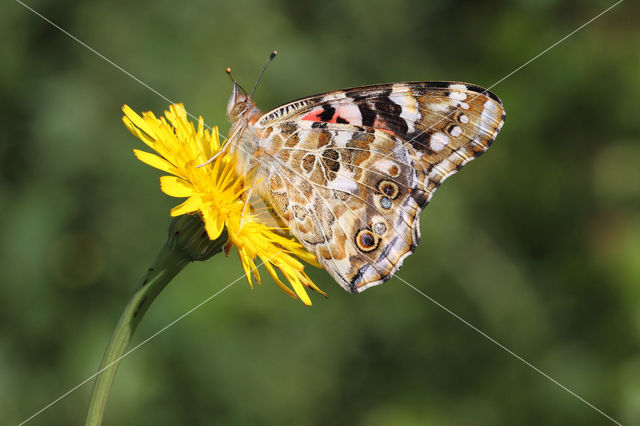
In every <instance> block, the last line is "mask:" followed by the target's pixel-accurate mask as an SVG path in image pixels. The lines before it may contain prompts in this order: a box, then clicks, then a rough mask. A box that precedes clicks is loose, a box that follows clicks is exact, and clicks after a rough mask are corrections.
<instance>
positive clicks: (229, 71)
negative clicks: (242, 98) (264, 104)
mask: <svg viewBox="0 0 640 426" xmlns="http://www.w3.org/2000/svg"><path fill="white" fill-rule="evenodd" d="M224 71H225V72H226V73H227V75H228V76H229V78H230V79H231V81H233V83H234V84H236V85H237V86H238V87H239V88H240V90H242V92H244V94H245V95H246V94H247V92H246V90H244V89H243V88H242V86H240V85H239V84H238V82H237V81H236V79H235V78H233V76H232V75H231V68H229V67H227V68H226V69H225V70H224Z"/></svg>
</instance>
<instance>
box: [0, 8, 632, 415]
mask: <svg viewBox="0 0 640 426" xmlns="http://www.w3.org/2000/svg"><path fill="white" fill-rule="evenodd" d="M28 4H29V5H31V6H33V7H34V8H35V9H36V10H38V11H39V12H41V13H42V14H43V15H44V16H46V17H48V18H49V19H51V20H52V21H54V22H56V23H57V24H59V25H60V26H61V27H62V28H64V29H66V30H68V31H69V32H70V33H72V34H74V35H75V36H77V37H78V38H79V39H81V40H83V41H84V42H85V43H87V44H88V45H89V46H91V47H93V48H95V49H96V50H97V51H99V52H100V53H101V54H103V55H104V56H106V57H107V58H109V59H110V60H112V61H113V62H114V63H116V64H118V65H119V66H121V67H122V68H123V69H125V70H127V71H128V72H130V73H131V74H133V75H135V76H136V77H137V78H139V79H140V80H141V81H143V82H145V83H146V84H148V85H149V86H151V87H153V88H154V89H156V90H157V91H158V92H160V93H162V94H163V95H164V96H166V97H167V98H169V99H171V100H175V101H181V102H184V103H185V104H186V106H187V109H189V110H190V111H191V112H192V113H193V114H195V115H203V116H204V117H205V119H206V121H207V122H208V123H209V124H219V125H220V126H221V128H222V129H223V130H224V131H226V130H227V129H228V124H227V123H226V122H225V121H226V119H225V115H224V109H225V107H226V102H227V96H228V95H229V93H230V89H231V85H230V82H229V80H228V78H227V76H226V75H225V74H224V71H223V70H224V68H225V67H226V66H231V67H232V68H233V70H234V76H235V77H236V78H237V79H238V80H239V81H240V82H241V83H243V84H244V85H245V86H251V84H252V83H253V80H254V78H255V76H256V75H257V73H258V71H259V69H260V68H261V67H262V65H263V63H264V61H265V59H266V57H267V55H268V54H269V52H271V50H273V49H277V50H278V51H279V53H280V55H279V56H278V58H277V59H276V61H275V62H274V63H273V64H272V65H271V67H270V69H269V70H268V71H267V73H266V75H265V77H264V79H263V81H262V83H261V84H260V87H259V88H258V91H257V94H256V99H257V102H258V103H259V105H261V106H262V107H263V108H264V109H267V108H271V107H274V106H276V105H278V104H280V103H284V102H286V101H288V100H291V99H294V98H298V97H301V96H304V95H308V94H312V93H316V92H320V91H326V90H332V89H338V88H343V87H348V86H356V85H362V84H369V83H377V82H392V81H403V80H462V81H469V82H473V83H476V84H480V85H484V86H485V87H486V86H490V85H492V84H493V83H494V82H496V81H498V80H499V79H500V78H502V77H503V76H505V75H507V74H508V73H509V72H511V71H512V70H514V69H515V68H517V67H518V66H520V65H521V64H523V63H524V62H525V61H527V60H529V59H530V58H532V57H533V56H535V55H536V54H538V53H539V52H541V51H542V50H544V49H545V48H547V47H548V46H550V45H551V44H553V43H554V42H556V41H557V40H559V39H560V38H562V37H563V36H564V35H566V34H568V33H569V32H571V31H572V30H574V29H575V28H577V27H578V26H580V25H582V24H583V23H584V22H586V21H587V20H588V19H590V18H591V17H593V16H595V15H596V14H597V13H599V12H600V11H602V10H604V9H605V8H606V7H608V6H609V5H610V4H612V2H605V1H595V0H593V1H581V2H577V1H568V2H567V1H557V0H556V1H552V0H545V1H537V2H535V1H527V0H517V1H510V2H507V1H502V2H495V3H493V4H489V3H486V2H471V1H460V2H422V1H408V0H401V1H395V2H383V1H380V0H372V1H364V0H360V1H335V0H328V1H324V2H300V1H293V0H276V1H272V2H259V1H256V0H252V1H250V0H238V1H234V2H219V1H195V2H190V3H188V4H184V3H177V2H173V1H166V0H157V1H153V2H151V1H140V2H129V1H127V2H124V1H118V0H116V1H111V2H106V1H100V0H99V1H95V2H71V1H68V0H61V1H58V2H46V1H43V0H30V1H29V2H28ZM638 16H640V8H639V7H638V3H637V2H624V3H622V4H621V5H619V6H618V7H616V8H615V9H613V10H612V11H611V12H610V13H608V14H606V15H605V16H603V17H602V18H600V19H599V20H597V21H596V22H594V23H592V24H590V25H589V26H587V27H586V28H585V29H584V30H583V31H580V32H579V33H577V34H576V35H574V36H573V37H571V38H569V39H568V40H566V41H565V42H563V43H562V44H560V45H558V46H557V47H555V48H554V49H552V50H551V51H549V52H548V53H547V54H545V55H544V56H542V57H540V58H539V59H537V60H536V61H534V62H532V63H531V64H530V65H528V66H527V67H525V68H524V69H522V70H520V71H519V72H517V73H516V74H514V75H513V76H511V77H509V78H508V79H506V80H505V81H503V82H501V83H500V84H499V85H498V86H496V87H495V88H494V89H493V91H494V92H495V93H496V94H498V96H500V97H501V98H502V100H503V101H504V104H505V106H506V110H507V123H506V125H505V127H504V129H503V130H502V132H501V134H500V135H499V137H498V140H497V142H496V144H495V145H494V146H493V147H492V148H491V150H490V151H489V153H488V154H486V155H485V156H483V157H482V158H481V159H480V160H478V161H474V162H473V163H471V164H470V165H468V166H466V167H465V169H464V170H463V171H462V173H460V174H458V175H456V176H454V177H453V178H451V179H450V180H449V181H448V182H447V183H446V184H445V185H443V187H442V188H441V189H440V190H439V191H438V193H437V194H436V196H435V197H434V200H433V202H432V203H431V205H430V206H429V207H428V208H427V209H426V210H425V212H424V213H423V215H422V228H421V230H422V235H423V240H422V244H421V245H420V246H419V247H418V249H417V251H416V253H415V254H414V255H413V256H411V257H409V258H408V259H407V260H406V262H405V266H404V267H403V269H402V270H401V271H400V275H401V276H402V277H403V278H404V279H406V280H408V281H409V282H411V283H412V284H413V285H415V286H416V287H418V288H419V289H421V290H422V291H424V292H425V293H427V294H429V295H430V296H431V297H433V298H434V299H435V300H437V301H439V302H440V303H442V304H443V305H445V306H447V307H448V308H450V309H451V310H453V311H454V312H456V313H457V314H459V315H460V316H462V317H463V318H465V319H466V320H468V321H469V322H471V323H472V324H474V325H476V326H477V327H479V328H480V329H482V330H484V331H486V332H487V333H488V334H489V335H490V336H492V337H494V338H496V339H497V340H498V341H500V342H502V343H504V344H505V345H506V346H508V347H509V348H511V349H512V350H513V351H515V352H516V353H518V354H520V355H521V356H523V357H524V358H525V359H527V360H528V361H530V362H531V363H533V364H534V365H536V366H537V367H539V368H540V369H542V370H543V371H545V372H547V373H548V374H549V375H551V376H552V377H554V378H555V379H557V380H558V381H559V382H561V383H563V384H564V385H566V386H567V387H569V388H570V389H572V390H574V391H575V392H577V393H578V394H580V395H581V396H583V397H584V398H586V399H587V400H589V401H591V402H593V404H594V405H596V406H597V407H599V408H600V409H602V410H603V411H605V412H607V413H608V414H610V415H611V416H613V417H614V418H616V419H617V420H619V421H621V422H622V423H625V424H640V167H639V165H640V120H639V119H638V99H639V98H640V49H638V46H640V30H639V26H638V19H637V18H638ZM0 32H1V35H2V42H0V58H1V64H2V66H0V93H2V100H3V101H2V103H1V104H0V109H1V117H2V122H3V132H2V142H1V144H0V203H1V206H2V208H1V209H0V223H1V225H0V226H1V228H0V233H1V235H2V241H1V243H0V267H1V269H2V284H1V287H0V413H1V414H0V417H2V420H1V421H0V423H3V424H15V423H17V422H19V421H22V420H24V419H25V418H27V417H29V416H30V415H31V414H33V413H34V412H35V411H37V410H39V409H40V408H42V407H43V406H45V405H46V404H48V403H49V402H51V401H52V400H54V399H55V398H57V397H58V396H59V395H61V394H62V393H63V392H65V391H67V390H68V389H70V388H71V387H73V386H75V385H76V384H78V383H79V382H81V381H82V380H84V379H85V378H86V377H87V376H89V375H90V374H91V373H92V372H94V371H95V369H96V368H97V366H98V364H99V361H100V358H101V355H102V352H103V350H104V348H105V346H106V343H107V341H108V338H109V335H110V333H111V330H112V328H113V326H114V325H115V323H116V321H117V319H118V316H119V315H120V312H121V310H122V309H123V308H124V305H125V303H126V301H127V299H128V297H129V295H130V294H131V292H132V291H133V288H134V286H135V284H136V282H137V280H138V278H139V277H140V276H141V274H142V273H143V271H144V270H145V268H146V267H147V266H148V264H149V263H150V262H151V261H152V260H153V258H154V257H155V254H156V251H157V250H158V249H159V248H160V246H161V245H162V243H163V241H164V238H165V234H166V228H167V225H168V223H169V218H168V211H169V209H170V207H171V206H173V205H175V204H176V202H177V200H173V199H169V197H166V196H164V195H162V194H161V193H160V191H159V188H158V173H156V172H155V171H153V170H151V169H150V168H148V167H146V166H143V165H141V164H140V163H139V162H138V161H136V160H135V159H134V158H133V156H132V154H131V149H132V148H134V147H140V145H141V144H140V143H139V141H138V140H136V139H135V138H134V137H133V136H131V135H130V134H129V133H128V131H127V130H126V129H125V127H124V126H123V125H122V123H121V122H120V117H121V111H120V107H121V105H122V104H124V103H127V104H129V105H131V106H132V107H133V108H134V109H136V110H138V111H142V110H153V111H155V112H156V113H160V112H162V111H163V110H165V109H166V107H167V104H168V102H167V101H166V100H165V99H163V98H162V97H160V96H158V95H157V94H155V93H153V92H151V91H149V90H148V89H146V88H145V87H143V86H142V85H141V84H140V83H139V82H136V81H135V80H134V79H132V78H130V77H128V76H127V75H125V74H124V73H123V72H121V71H120V70H118V69H116V68H114V67H113V66H112V65H110V64H108V63H107V62H105V61H104V60H102V59H101V58H99V57H98V56H97V55H95V54H94V53H92V52H91V51H89V50H88V49H86V48H84V47H82V46H81V45H79V44H78V43H76V42H75V41H73V40H72V39H70V38H69V37H68V36H66V35H65V34H63V33H62V32H60V31H59V30H57V29H56V28H54V27H52V26H51V25H50V24H48V23H47V22H45V21H43V20H42V19H41V18H39V17H38V16H36V15H34V14H33V13H31V12H29V11H28V10H27V9H25V8H24V7H23V6H21V5H20V4H19V3H15V2H11V1H8V2H6V3H4V2H3V5H2V6H0ZM311 274H312V277H313V278H314V279H315V280H316V282H317V283H318V284H319V285H320V286H321V288H323V289H325V290H326V291H327V292H328V293H329V299H328V300H325V299H324V298H323V297H321V296H319V295H315V297H314V299H313V302H314V305H313V307H311V308H305V307H304V306H303V305H302V304H301V303H299V302H295V301H293V300H291V299H289V298H288V297H287V296H286V295H284V294H283V293H282V292H281V291H280V290H279V289H278V288H277V286H276V285H275V284H274V283H273V282H271V281H270V279H268V277H267V278H265V279H264V282H263V284H262V286H260V287H257V288H255V289H253V290H250V289H249V287H248V285H247V284H246V282H244V281H241V282H239V283H238V284H236V285H234V286H233V287H231V288H230V289H229V290H227V291H225V292H224V293H222V294H221V295H219V296H217V297H216V298H214V299H213V300H212V301H210V302H208V303H207V304H205V305H204V306H202V307H201V308H200V309H198V310H197V311H195V312H194V313H193V314H191V315H189V316H188V317H186V318H185V319H184V320H182V321H181V322H179V323H178V324H177V325H175V326H173V327H171V328H170V329H168V330H167V331H166V332H164V333H162V334H161V335H159V336H158V337H156V338H155V339H153V340H152V341H150V342H149V343H147V344H146V345H144V346H143V347H142V348H141V349H139V350H137V351H136V352H134V353H133V354H132V355H130V356H129V357H128V358H126V359H125V361H124V362H123V363H122V365H121V369H120V371H119V373H118V376H117V378H116V382H115V385H114V388H113V391H112V395H111V399H110V401H109V404H108V406H107V414H106V424H110V425H120V424H136V425H151V424H153V425H174V424H213V423H216V424H225V425H246V424H264V425H280V424H296V425H324V424H329V423H331V424H359V425H372V426H374V425H375V426H377V425H390V424H394V425H418V424H487V425H489V424H491V425H497V424H532V425H533V424H536V425H537V424H607V420H606V419H605V418H604V417H602V416H601V415H599V414H598V413H597V412H595V411H594V410H592V409H591V408H589V407H588V406H586V405H584V404H583V403H582V402H580V401H578V400H577V399H576V398H574V397H573V396H571V395H570V394H568V393H567V392H565V391H564V390H562V389H560V388H559V387H558V386H556V385H554V384H552V383H551V382H549V381H548V380H547V379H545V378H544V377H542V376H541V375H539V374H538V373H536V372H534V371H533V370H531V369H530V368H529V367H527V366H526V365H524V364H523V363H522V362H520V361H518V360H517V359H515V358H514V357H512V356H510V355H509V354H507V353H506V352H504V351H503V350H501V349H500V348H498V347H497V346H496V345H494V344H492V343H491V342H490V341H488V340H487V339H485V338H484V337H482V336H480V335H479V334H478V333H476V332H475V331H473V330H472V329H470V328H469V327H467V326H465V325H464V324H462V323H461V322H459V321H457V320H456V319H455V318H453V317H452V316H451V315H449V314H448V313H446V312H445V311H443V310H442V309H440V308H438V307H437V306H436V305H434V304H433V303H431V302H429V301H428V300H427V299H425V298H423V297H422V296H420V295H419V294H418V293H416V292H414V291H413V290H411V289H410V288H408V287H407V286H405V285H403V284H402V283H401V282H400V281H399V280H397V279H394V280H391V281H390V282H389V283H387V284H385V285H384V286H380V287H377V288H375V289H372V290H368V291H367V292H365V293H364V294H361V295H359V296H352V295H349V294H347V293H346V292H344V291H343V290H342V289H341V288H340V287H339V286H338V285H337V284H335V283H334V282H333V281H332V280H331V279H330V277H329V276H328V274H326V273H325V272H324V271H322V270H312V271H311ZM240 275H241V268H240V266H239V262H238V260H237V258H236V256H235V255H234V254H232V255H230V256H229V258H228V259H224V258H222V257H217V258H214V259H213V260H212V261H210V262H205V263H202V264H194V265H191V266H189V267H188V268H187V269H186V270H185V271H184V272H183V273H182V274H181V275H179V276H178V277H177V278H176V280H175V281H174V282H173V283H172V284H171V285H170V286H169V287H168V288H167V289H166V290H165V292H164V294H162V295H160V297H159V298H158V300H157V301H156V302H155V304H154V305H153V306H152V307H151V309H150V311H149V313H148V315H147V317H146V318H145V320H144V321H143V323H142V324H141V326H140V328H139V329H138V335H137V341H138V342H139V341H142V340H143V339H144V338H146V337H147V336H150V335H151V334H153V333H154V332H156V331H157V330H158V329H160V328H161V327H163V326H164V325H166V324H167V323H169V322H171V321H173V320H174V319H175V318H177V317H178V316H180V315H182V314H183V313H184V312H186V311H187V310H188V309H190V308H192V307H193V306H194V305H196V304H198V303H199V302H200V301H202V300H203V299H205V298H206V297H208V296H210V295H211V294H213V293H214V292H216V291H217V290H219V289H221V288H222V287H223V286H224V285H226V284H227V283H229V282H230V281H232V280H233V279H235V278H237V277H238V276H240ZM90 388H91V385H90V384H88V385H85V386H83V387H81V388H80V389H79V390H77V391H75V392H74V393H72V394H70V395H69V396H68V397H66V398H64V399H63V400H61V401H60V402H58V403H57V404H55V405H54V406H52V407H51V408H50V409H48V410H47V411H45V412H43V413H42V414H41V415H39V416H38V417H36V418H35V419H34V420H33V421H31V422H30V424H34V425H68V424H80V423H81V422H82V421H83V419H84V415H85V413H86V408H87V403H88V396H89V393H90Z"/></svg>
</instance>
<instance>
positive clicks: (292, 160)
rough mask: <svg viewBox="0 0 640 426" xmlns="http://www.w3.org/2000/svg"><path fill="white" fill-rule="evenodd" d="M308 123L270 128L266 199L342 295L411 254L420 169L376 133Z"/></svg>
mask: <svg viewBox="0 0 640 426" xmlns="http://www.w3.org/2000/svg"><path fill="white" fill-rule="evenodd" d="M314 124H315V123H313V122H308V121H299V122H296V123H294V122H284V123H279V124H274V125H273V126H272V130H271V132H270V136H269V138H268V141H267V143H268V144H269V145H270V146H272V147H274V148H276V149H275V152H277V153H276V154H275V155H274V162H273V166H272V167H270V168H269V171H268V174H267V177H266V179H265V185H266V186H267V187H265V188H263V189H262V190H261V191H260V192H261V193H262V194H266V195H265V196H266V197H268V201H269V203H270V204H271V205H272V206H273V208H274V210H275V211H276V213H277V214H278V215H279V216H280V217H281V218H282V219H283V220H284V221H285V222H286V223H287V225H288V227H289V229H290V230H291V231H292V233H293V234H294V235H295V236H296V237H297V238H298V240H299V241H300V242H301V243H302V244H303V245H304V246H305V247H306V248H307V249H308V250H309V251H310V252H312V253H315V254H316V255H317V257H318V260H319V262H320V263H321V264H322V265H323V266H324V267H325V269H327V271H329V272H330V273H331V275H332V276H333V277H334V278H335V279H336V281H338V283H340V284H341V285H342V286H343V287H344V288H345V289H347V290H348V291H351V292H354V293H356V292H360V291H362V290H364V289H366V288H368V287H370V286H373V285H376V284H380V283H382V282H384V281H386V280H387V279H388V278H390V277H391V276H392V275H393V273H395V271H396V270H397V269H398V268H399V267H400V266H401V264H402V260H403V259H404V258H405V257H406V256H408V255H409V254H410V253H412V252H413V250H414V249H415V247H416V245H417V243H418V241H419V238H420V235H419V222H418V214H419V212H420V208H419V205H418V202H419V200H416V199H415V198H414V196H415V195H416V194H422V193H423V191H425V190H426V188H424V187H423V186H422V185H423V182H424V170H416V167H415V165H414V162H413V161H414V160H413V158H414V157H415V155H416V154H415V152H413V150H412V149H411V148H410V147H406V146H405V145H404V144H403V143H402V142H401V141H400V140H398V139H397V138H396V137H395V136H393V135H389V134H388V133H385V132H382V131H380V130H376V129H370V128H363V127H360V128H358V127H356V126H342V125H337V124H334V123H328V124H327V125H326V127H324V128H322V129H319V128H318V127H317V126H315V125H314Z"/></svg>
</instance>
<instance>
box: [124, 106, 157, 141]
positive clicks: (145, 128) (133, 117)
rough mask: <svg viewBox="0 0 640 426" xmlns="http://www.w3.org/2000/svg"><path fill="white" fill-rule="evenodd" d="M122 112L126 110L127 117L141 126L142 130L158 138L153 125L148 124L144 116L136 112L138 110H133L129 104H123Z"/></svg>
mask: <svg viewBox="0 0 640 426" xmlns="http://www.w3.org/2000/svg"><path fill="white" fill-rule="evenodd" d="M122 112H124V114H125V116H127V118H128V119H129V120H131V122H132V123H133V124H134V125H135V126H136V127H137V128H139V129H140V130H142V131H143V132H145V133H146V134H147V135H149V137H151V138H152V139H156V133H155V132H154V130H153V127H151V126H150V125H149V124H147V123H146V122H145V120H144V119H143V118H142V117H140V116H139V115H138V114H136V112H135V111H134V110H132V109H131V108H130V107H129V105H123V106H122ZM154 118H155V116H154Z"/></svg>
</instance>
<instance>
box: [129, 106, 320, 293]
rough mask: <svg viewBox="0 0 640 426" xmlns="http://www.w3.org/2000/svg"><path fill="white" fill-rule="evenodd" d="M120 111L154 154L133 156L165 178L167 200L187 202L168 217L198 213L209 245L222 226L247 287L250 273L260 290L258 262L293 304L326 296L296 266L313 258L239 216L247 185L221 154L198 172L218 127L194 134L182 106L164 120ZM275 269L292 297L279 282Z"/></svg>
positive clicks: (213, 149)
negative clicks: (312, 292)
mask: <svg viewBox="0 0 640 426" xmlns="http://www.w3.org/2000/svg"><path fill="white" fill-rule="evenodd" d="M122 110H123V112H124V117H122V121H123V122H124V124H125V125H126V126H127V128H129V130H130V131H131V133H133V134H134V135H135V136H137V137H138V138H139V139H140V140H142V141H143V142H144V143H146V144H147V145H148V146H149V147H150V148H151V149H153V150H154V151H155V152H156V153H157V154H158V155H156V154H152V153H149V152H146V151H141V150H138V149H134V150H133V152H134V154H135V156H136V157H137V158H138V159H139V160H140V161H142V162H143V163H146V164H148V165H150V166H152V167H155V168H156V169H159V170H162V171H163V172H165V173H168V174H169V175H167V176H162V177H161V178H160V188H161V189H162V191H163V192H164V193H165V194H167V195H170V196H173V197H184V198H187V199H186V201H184V202H183V203H182V204H180V205H178V206H176V207H174V208H173V209H171V216H179V215H182V214H187V213H195V212H198V213H199V214H200V216H201V217H202V219H203V221H204V223H205V228H206V230H207V233H208V234H209V238H211V239H212V240H214V239H216V238H218V237H219V236H220V233H221V232H222V230H223V229H224V227H225V226H226V228H227V231H228V233H229V243H228V244H230V245H232V246H235V247H236V248H237V250H238V254H239V255H240V261H241V262H242V267H243V268H244V271H245V274H246V276H247V280H248V281H249V285H251V286H253V285H252V281H251V275H252V271H253V276H254V277H255V279H256V281H257V282H258V284H260V275H259V273H258V271H257V267H256V258H260V260H261V261H262V262H263V264H264V266H265V268H266V269H267V271H268V272H269V274H270V275H271V277H273V279H274V280H275V282H276V283H278V285H279V286H280V288H282V289H283V290H284V291H285V292H286V293H287V294H289V295H291V296H292V297H294V298H296V295H297V297H299V298H300V299H301V300H302V302H303V303H304V304H305V305H311V300H310V299H309V296H308V295H307V292H306V290H305V287H310V288H312V289H313V290H315V291H318V292H320V293H322V294H325V293H324V292H322V291H321V290H320V289H319V288H318V287H316V285H315V284H314V283H313V282H312V281H311V279H310V278H309V277H308V276H307V274H306V273H305V272H304V265H303V264H302V262H301V261H300V260H304V261H305V262H307V263H310V264H313V265H314V266H319V265H318V263H317V262H316V258H315V256H314V255H312V254H310V253H309V252H307V251H306V250H305V249H304V248H303V247H302V245H301V244H300V243H299V242H297V241H295V240H294V239H291V238H286V237H283V236H281V235H279V234H277V233H276V232H275V230H276V229H275V228H272V227H269V226H267V225H265V224H263V223H261V222H259V221H258V220H257V217H256V215H255V214H254V213H253V211H252V210H251V208H250V207H249V208H247V209H246V211H244V216H243V210H245V209H244V206H245V203H246V195H247V190H248V189H249V186H250V184H249V181H248V180H247V179H246V177H245V176H240V175H238V174H236V169H235V159H234V158H233V157H232V156H229V155H227V154H226V153H222V154H221V155H219V156H218V157H217V158H216V159H215V160H214V161H213V162H211V163H210V164H208V165H206V166H204V167H196V166H198V165H200V164H202V163H204V162H206V161H207V160H208V159H209V158H211V157H213V156H214V155H215V154H216V153H218V152H219V151H220V148H221V146H220V138H219V136H218V128H217V127H214V128H213V129H212V130H211V131H209V130H208V129H205V128H204V121H203V119H202V117H200V118H199V120H198V128H197V130H196V129H195V127H194V125H193V123H192V122H190V121H189V120H188V119H187V113H186V110H185V109H184V106H183V105H182V104H174V105H171V106H170V107H169V111H165V117H160V118H157V117H156V116H155V115H154V114H153V113H152V112H144V113H142V116H140V115H138V114H137V113H135V112H134V111H133V110H132V109H131V108H130V107H128V106H127V105H125V106H124V107H123V108H122ZM229 248H230V246H228V249H229ZM227 252H228V250H227ZM276 269H278V270H280V273H281V274H282V275H283V276H284V277H285V279H286V280H287V281H288V282H289V284H290V285H291V287H292V288H293V291H292V290H291V289H290V288H289V287H287V286H286V285H285V284H284V283H283V282H282V281H281V280H280V279H279V277H278V274H277V271H276Z"/></svg>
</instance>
